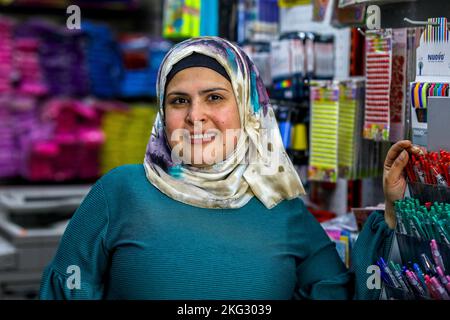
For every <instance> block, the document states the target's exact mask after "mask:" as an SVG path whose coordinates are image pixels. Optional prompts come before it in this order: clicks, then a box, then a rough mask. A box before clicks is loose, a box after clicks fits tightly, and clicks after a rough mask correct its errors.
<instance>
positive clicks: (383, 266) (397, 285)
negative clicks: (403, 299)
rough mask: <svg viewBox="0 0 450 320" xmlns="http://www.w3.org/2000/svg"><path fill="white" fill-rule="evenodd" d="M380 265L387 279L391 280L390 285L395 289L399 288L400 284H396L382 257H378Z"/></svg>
mask: <svg viewBox="0 0 450 320" xmlns="http://www.w3.org/2000/svg"><path fill="white" fill-rule="evenodd" d="M379 261H380V263H381V268H382V269H383V270H384V272H386V274H387V275H388V277H389V279H390V280H391V282H392V284H393V285H394V287H395V288H401V285H400V283H398V281H397V279H396V278H395V276H394V274H393V273H392V271H391V269H389V267H388V266H387V264H386V262H385V261H384V259H383V258H382V257H380V260H379Z"/></svg>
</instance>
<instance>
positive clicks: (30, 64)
mask: <svg viewBox="0 0 450 320" xmlns="http://www.w3.org/2000/svg"><path fill="white" fill-rule="evenodd" d="M39 46H40V42H39V40H38V39H33V38H21V39H16V41H15V50H14V67H15V70H16V72H17V73H18V75H19V79H18V87H17V90H18V93H19V94H25V95H27V94H29V95H33V96H43V95H45V94H46V93H47V92H48V88H47V85H46V83H45V81H44V79H43V75H42V70H41V66H40V63H39V52H38V50H39Z"/></svg>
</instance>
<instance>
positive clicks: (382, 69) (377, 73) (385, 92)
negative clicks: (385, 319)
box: [364, 30, 392, 141]
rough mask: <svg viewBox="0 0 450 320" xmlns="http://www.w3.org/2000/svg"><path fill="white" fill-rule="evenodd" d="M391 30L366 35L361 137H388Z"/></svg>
mask: <svg viewBox="0 0 450 320" xmlns="http://www.w3.org/2000/svg"><path fill="white" fill-rule="evenodd" d="M391 69H392V32H391V30H386V31H385V33H384V34H381V33H376V32H372V33H367V35H366V77H367V85H366V110H365V124H364V137H365V138H367V139H374V140H384V141H387V140H388V139H389V119H390V118H389V103H390V87H391Z"/></svg>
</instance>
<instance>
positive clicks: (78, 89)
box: [16, 19, 88, 96]
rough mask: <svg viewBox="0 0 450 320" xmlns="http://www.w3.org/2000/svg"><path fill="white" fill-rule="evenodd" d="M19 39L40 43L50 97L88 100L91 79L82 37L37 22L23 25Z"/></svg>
mask: <svg viewBox="0 0 450 320" xmlns="http://www.w3.org/2000/svg"><path fill="white" fill-rule="evenodd" d="M16 36H17V38H24V37H26V38H30V37H32V38H34V39H37V40H39V53H40V63H41V68H42V69H43V73H44V75H45V80H46V82H47V85H48V87H49V93H50V94H52V95H54V96H56V95H61V96H85V95H87V94H88V82H87V81H88V78H87V71H86V66H85V62H84V61H85V59H84V53H83V41H82V39H83V38H82V33H81V32H80V31H72V30H68V29H67V28H66V27H61V26H59V25H56V24H53V23H50V22H48V21H45V20H40V19H34V20H29V21H27V22H26V23H23V24H21V25H19V26H18V27H17V29H16Z"/></svg>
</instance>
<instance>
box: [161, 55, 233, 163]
mask: <svg viewBox="0 0 450 320" xmlns="http://www.w3.org/2000/svg"><path fill="white" fill-rule="evenodd" d="M216 63H217V62H216ZM217 64H218V63H217ZM166 92H167V94H166V98H165V115H166V121H165V125H166V134H167V137H168V138H169V145H170V147H171V148H172V150H176V152H178V153H179V154H181V155H182V158H183V160H184V163H188V164H191V165H193V166H196V167H205V166H208V165H211V164H214V163H219V162H222V161H223V160H224V159H225V158H227V157H228V156H229V155H230V154H231V153H232V152H233V151H234V149H235V147H236V145H237V138H238V134H237V135H234V133H235V132H237V133H239V130H238V129H240V128H241V123H240V117H239V110H238V107H237V103H236V98H235V96H234V94H233V88H232V86H231V83H230V81H229V80H227V79H226V78H225V77H223V76H222V75H221V74H219V73H218V72H216V71H214V70H212V69H209V68H205V67H190V68H187V69H184V70H182V71H179V72H178V73H177V74H176V75H175V76H174V77H173V78H172V79H171V80H170V82H169V83H168V86H167V89H166ZM236 129H237V130H236ZM229 135H233V136H232V137H231V138H230V137H229ZM230 141H232V142H233V143H229V142H230ZM227 142H228V143H227ZM179 144H181V146H179V147H178V148H177V146H178V145H179Z"/></svg>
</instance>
